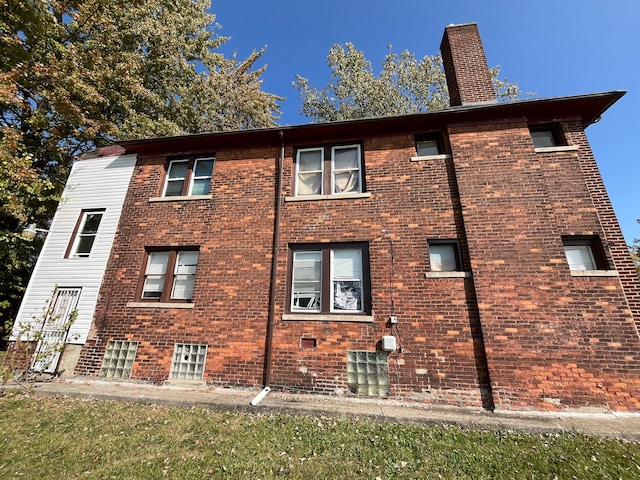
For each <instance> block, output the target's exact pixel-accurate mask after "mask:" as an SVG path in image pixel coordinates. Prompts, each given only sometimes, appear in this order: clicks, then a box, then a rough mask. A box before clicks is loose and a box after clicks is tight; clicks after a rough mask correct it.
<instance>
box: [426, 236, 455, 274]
mask: <svg viewBox="0 0 640 480" xmlns="http://www.w3.org/2000/svg"><path fill="white" fill-rule="evenodd" d="M456 250H457V245H456V244H454V243H430V244H429V265H430V266H431V271H432V272H455V271H458V270H460V265H459V263H458V255H457V251H456Z"/></svg>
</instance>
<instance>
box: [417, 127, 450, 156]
mask: <svg viewBox="0 0 640 480" xmlns="http://www.w3.org/2000/svg"><path fill="white" fill-rule="evenodd" d="M443 145H444V142H443V141H442V134H440V133H439V132H436V133H430V134H425V135H416V152H417V153H418V156H419V157H428V156H431V155H442V154H443V153H445V151H444V146H443Z"/></svg>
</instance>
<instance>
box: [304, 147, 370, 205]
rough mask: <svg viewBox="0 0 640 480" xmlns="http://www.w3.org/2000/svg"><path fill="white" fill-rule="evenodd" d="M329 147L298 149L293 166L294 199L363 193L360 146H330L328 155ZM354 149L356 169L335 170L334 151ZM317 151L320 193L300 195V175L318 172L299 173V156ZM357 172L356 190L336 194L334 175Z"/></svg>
mask: <svg viewBox="0 0 640 480" xmlns="http://www.w3.org/2000/svg"><path fill="white" fill-rule="evenodd" d="M328 148H329V146H322V147H310V148H300V149H298V150H297V152H296V166H295V186H294V196H295V197H312V196H326V195H329V196H332V195H340V196H343V195H361V194H362V193H363V192H364V185H363V174H362V168H363V163H364V162H363V158H362V157H363V152H362V145H360V144H359V143H354V144H346V145H332V146H331V147H330V153H328V152H329V150H328ZM353 148H355V149H356V152H357V159H358V165H357V167H356V168H349V169H342V170H336V165H335V154H336V151H338V150H348V149H353ZM317 151H319V152H320V153H321V170H320V172H319V173H320V174H321V184H320V192H318V193H300V188H299V185H300V174H301V173H318V171H317V170H316V171H312V170H309V171H308V172H301V171H300V156H301V154H303V153H304V152H317ZM328 154H330V158H327V155H328ZM328 169H329V172H327V170H328ZM348 171H351V172H357V176H358V188H357V190H354V191H349V192H337V191H336V173H342V172H348ZM328 176H330V178H327V177H328ZM328 183H330V185H328Z"/></svg>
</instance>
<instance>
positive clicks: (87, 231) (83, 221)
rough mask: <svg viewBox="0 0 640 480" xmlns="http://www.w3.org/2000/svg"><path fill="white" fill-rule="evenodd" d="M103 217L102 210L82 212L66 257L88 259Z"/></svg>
mask: <svg viewBox="0 0 640 480" xmlns="http://www.w3.org/2000/svg"><path fill="white" fill-rule="evenodd" d="M103 215H104V209H97V210H83V211H82V212H81V213H80V219H79V220H78V224H77V226H76V229H75V234H74V237H73V241H72V243H71V248H69V249H68V250H67V255H66V257H74V258H77V257H88V256H89V254H90V253H91V250H92V249H93V244H94V243H95V240H96V236H97V235H98V228H99V227H100V222H101V221H102V217H103Z"/></svg>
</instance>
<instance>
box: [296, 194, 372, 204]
mask: <svg viewBox="0 0 640 480" xmlns="http://www.w3.org/2000/svg"><path fill="white" fill-rule="evenodd" d="M370 196H371V192H364V193H335V194H333V195H302V196H300V197H284V201H285V202H306V201H312V200H347V199H352V198H369V197H370Z"/></svg>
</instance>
